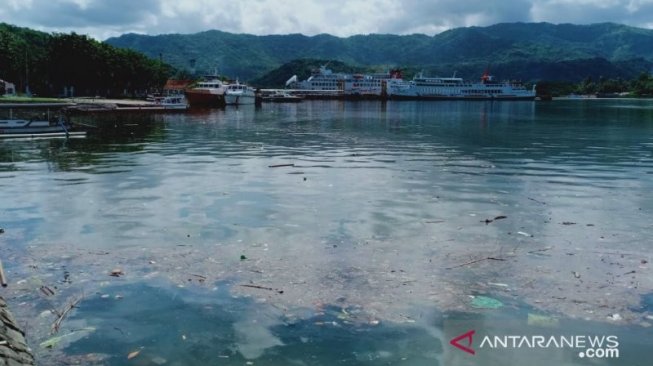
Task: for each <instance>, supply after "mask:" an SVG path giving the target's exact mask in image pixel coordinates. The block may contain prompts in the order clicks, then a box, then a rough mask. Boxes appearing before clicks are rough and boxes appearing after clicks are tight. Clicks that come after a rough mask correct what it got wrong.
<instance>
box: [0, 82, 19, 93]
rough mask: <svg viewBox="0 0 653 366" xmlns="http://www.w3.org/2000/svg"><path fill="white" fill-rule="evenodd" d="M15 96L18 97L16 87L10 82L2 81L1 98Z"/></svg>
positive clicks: (0, 84)
mask: <svg viewBox="0 0 653 366" xmlns="http://www.w3.org/2000/svg"><path fill="white" fill-rule="evenodd" d="M2 95H5V96H14V95H16V85H15V84H13V83H10V82H8V81H5V80H2V79H0V96H2Z"/></svg>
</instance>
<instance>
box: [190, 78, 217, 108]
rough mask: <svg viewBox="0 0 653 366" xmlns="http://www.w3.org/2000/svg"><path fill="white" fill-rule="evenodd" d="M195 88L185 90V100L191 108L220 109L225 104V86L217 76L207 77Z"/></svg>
mask: <svg viewBox="0 0 653 366" xmlns="http://www.w3.org/2000/svg"><path fill="white" fill-rule="evenodd" d="M207 78H208V79H207V80H205V81H200V82H199V83H197V85H195V87H193V88H190V89H187V90H186V99H188V103H189V104H190V106H191V107H220V106H223V105H224V103H225V100H224V93H225V91H226V90H227V84H225V83H223V82H222V80H220V79H219V78H218V77H217V76H208V77H207Z"/></svg>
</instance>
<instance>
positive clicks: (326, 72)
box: [286, 65, 351, 92]
mask: <svg viewBox="0 0 653 366" xmlns="http://www.w3.org/2000/svg"><path fill="white" fill-rule="evenodd" d="M349 78H351V75H349V74H345V73H334V72H333V71H332V70H331V69H327V67H326V65H322V66H320V68H319V69H315V70H313V71H312V73H311V76H310V77H309V78H308V79H306V80H303V81H298V80H297V77H296V76H293V77H292V78H291V79H290V80H288V83H287V85H286V86H288V87H290V88H292V89H298V90H300V91H302V90H304V91H331V92H342V83H343V81H344V80H347V79H349Z"/></svg>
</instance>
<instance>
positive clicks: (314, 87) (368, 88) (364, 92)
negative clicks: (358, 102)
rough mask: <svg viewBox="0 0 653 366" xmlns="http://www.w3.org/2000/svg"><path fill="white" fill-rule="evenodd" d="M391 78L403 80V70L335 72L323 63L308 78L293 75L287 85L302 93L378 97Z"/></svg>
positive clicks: (296, 92) (309, 94)
mask: <svg viewBox="0 0 653 366" xmlns="http://www.w3.org/2000/svg"><path fill="white" fill-rule="evenodd" d="M390 79H397V80H401V79H402V75H401V70H398V69H396V70H391V71H390V72H385V73H374V74H353V75H352V74H346V73H334V72H333V71H332V70H331V69H328V68H327V67H326V65H323V66H320V68H319V69H315V70H313V72H312V74H311V76H310V77H309V78H308V79H306V80H303V81H298V80H297V76H293V77H292V78H290V79H289V80H288V82H286V86H287V87H289V88H291V89H294V91H293V93H294V94H300V95H301V94H304V95H308V96H311V95H313V96H320V95H321V96H324V97H328V96H335V97H345V98H347V97H352V98H358V97H362V98H366V97H371V98H378V97H380V96H381V95H382V94H383V91H384V87H383V84H384V82H385V81H387V80H390Z"/></svg>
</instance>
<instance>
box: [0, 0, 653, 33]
mask: <svg viewBox="0 0 653 366" xmlns="http://www.w3.org/2000/svg"><path fill="white" fill-rule="evenodd" d="M0 22H5V23H10V24H14V25H19V26H24V27H29V28H34V29H38V30H42V31H46V32H66V33H67V32H72V31H74V32H76V33H79V34H88V35H90V36H92V37H94V38H96V39H98V40H104V39H106V38H108V37H112V36H118V35H121V34H124V33H141V34H152V35H154V34H163V33H195V32H201V31H205V30H210V29H218V30H222V31H226V32H232V33H250V34H258V35H263V34H288V33H303V34H306V35H315V34H320V33H329V34H333V35H336V36H343V37H345V36H350V35H354V34H369V33H392V34H412V33H424V34H428V35H434V34H437V33H440V32H442V31H445V30H447V29H450V28H456V27H466V26H487V25H491V24H496V23H501V22H551V23H576V24H590V23H599V22H615V23H622V24H628V25H632V26H636V27H642V28H653V0H0Z"/></svg>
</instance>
